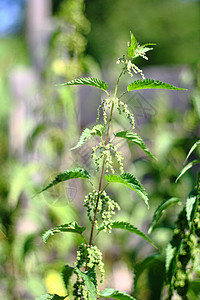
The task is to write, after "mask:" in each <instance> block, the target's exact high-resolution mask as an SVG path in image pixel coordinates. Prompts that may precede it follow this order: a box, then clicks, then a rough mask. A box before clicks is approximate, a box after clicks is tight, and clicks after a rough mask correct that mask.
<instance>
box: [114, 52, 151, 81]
mask: <svg viewBox="0 0 200 300" xmlns="http://www.w3.org/2000/svg"><path fill="white" fill-rule="evenodd" d="M135 51H137V49H136V50H135ZM140 56H142V55H140ZM143 56H144V57H146V56H145V55H143ZM144 57H143V58H144ZM146 58H147V57H146ZM147 59H148V58H147ZM116 63H117V64H120V63H122V64H123V65H124V67H123V70H124V74H125V73H128V74H129V75H130V76H131V77H133V75H134V74H140V75H141V76H142V79H143V80H144V79H145V76H144V73H143V71H142V70H141V69H140V68H138V67H137V66H136V65H135V64H134V63H133V59H126V58H125V55H123V56H122V57H120V58H118V60H117V62H116Z"/></svg>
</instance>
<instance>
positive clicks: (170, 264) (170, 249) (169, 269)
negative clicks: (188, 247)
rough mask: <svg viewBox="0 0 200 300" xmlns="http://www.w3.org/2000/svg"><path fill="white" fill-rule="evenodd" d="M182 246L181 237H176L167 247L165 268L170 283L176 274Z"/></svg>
mask: <svg viewBox="0 0 200 300" xmlns="http://www.w3.org/2000/svg"><path fill="white" fill-rule="evenodd" d="M181 244H182V240H181V238H180V236H174V237H173V240H172V241H171V242H170V243H169V244H168V245H167V248H166V261H165V268H166V273H167V281H168V283H171V281H172V278H173V276H174V274H175V272H176V269H177V258H178V255H179V252H180V248H181Z"/></svg>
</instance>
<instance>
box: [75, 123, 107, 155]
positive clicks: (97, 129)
mask: <svg viewBox="0 0 200 300" xmlns="http://www.w3.org/2000/svg"><path fill="white" fill-rule="evenodd" d="M105 130H106V127H105V126H103V125H102V124H97V125H95V126H94V127H93V128H92V129H89V128H86V129H85V130H84V131H83V132H82V134H81V137H80V140H79V142H78V144H77V145H76V146H75V147H73V148H71V150H75V149H77V148H79V147H81V146H82V145H83V144H84V143H85V142H86V141H87V140H89V139H90V138H91V137H92V136H93V135H98V136H100V137H101V136H102V135H103V134H104V132H105Z"/></svg>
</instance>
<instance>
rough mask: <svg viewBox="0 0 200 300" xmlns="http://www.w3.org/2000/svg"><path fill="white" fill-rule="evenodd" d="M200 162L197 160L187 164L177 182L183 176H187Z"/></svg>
mask: <svg viewBox="0 0 200 300" xmlns="http://www.w3.org/2000/svg"><path fill="white" fill-rule="evenodd" d="M199 163H200V160H199V159H196V160H193V161H191V162H190V163H189V164H187V165H186V166H185V167H184V168H183V169H182V170H181V173H180V174H179V176H178V177H177V178H176V182H177V181H178V180H179V179H180V177H181V176H183V174H185V173H186V172H187V171H188V170H189V169H191V168H192V167H193V166H195V165H196V164H199Z"/></svg>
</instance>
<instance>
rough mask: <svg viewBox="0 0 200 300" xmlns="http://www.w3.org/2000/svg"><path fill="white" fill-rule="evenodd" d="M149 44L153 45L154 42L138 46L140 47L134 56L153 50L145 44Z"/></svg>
mask: <svg viewBox="0 0 200 300" xmlns="http://www.w3.org/2000/svg"><path fill="white" fill-rule="evenodd" d="M149 45H155V44H152V43H149V44H145V45H142V46H140V47H139V48H138V49H137V53H136V54H135V56H134V57H135V58H136V57H138V56H140V54H143V55H145V54H146V53H147V52H148V51H150V50H153V48H149V47H147V46H149Z"/></svg>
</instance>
